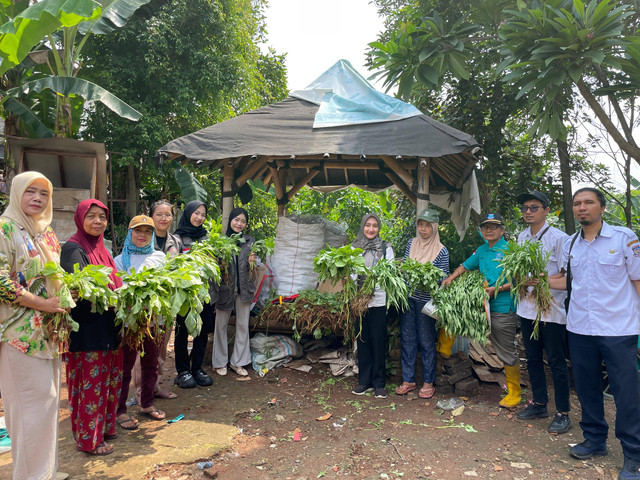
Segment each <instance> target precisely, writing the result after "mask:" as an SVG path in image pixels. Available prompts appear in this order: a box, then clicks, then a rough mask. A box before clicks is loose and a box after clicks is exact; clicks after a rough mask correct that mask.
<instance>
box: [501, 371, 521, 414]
mask: <svg viewBox="0 0 640 480" xmlns="http://www.w3.org/2000/svg"><path fill="white" fill-rule="evenodd" d="M504 373H505V374H506V375H507V389H508V393H507V395H506V396H505V397H504V398H503V399H502V400H501V401H500V403H499V405H500V406H501V407H505V408H514V407H516V406H518V405H519V404H520V400H522V397H521V396H520V390H521V389H520V365H514V366H512V367H509V366H508V365H505V366H504Z"/></svg>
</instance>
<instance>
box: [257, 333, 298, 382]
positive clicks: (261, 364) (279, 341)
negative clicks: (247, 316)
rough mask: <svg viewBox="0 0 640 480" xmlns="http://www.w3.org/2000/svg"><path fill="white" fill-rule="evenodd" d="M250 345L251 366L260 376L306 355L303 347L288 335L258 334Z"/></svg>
mask: <svg viewBox="0 0 640 480" xmlns="http://www.w3.org/2000/svg"><path fill="white" fill-rule="evenodd" d="M249 344H250V347H251V366H252V367H253V369H254V370H255V371H256V372H258V373H260V374H264V373H266V372H268V371H269V370H271V369H273V368H276V367H279V366H280V365H284V364H285V363H289V362H290V361H291V360H293V359H294V358H300V357H302V356H303V355H304V349H303V348H302V345H300V344H299V343H298V342H296V341H295V340H294V339H293V338H291V337H289V336H287V335H279V334H277V335H268V336H267V335H265V334H264V333H256V334H255V335H254V336H253V338H252V339H251V340H250V342H249Z"/></svg>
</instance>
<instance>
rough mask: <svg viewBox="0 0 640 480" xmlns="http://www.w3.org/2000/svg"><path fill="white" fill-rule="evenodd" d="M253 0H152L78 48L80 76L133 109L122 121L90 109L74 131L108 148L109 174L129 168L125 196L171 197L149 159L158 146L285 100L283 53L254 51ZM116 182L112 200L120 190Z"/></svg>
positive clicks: (170, 183)
mask: <svg viewBox="0 0 640 480" xmlns="http://www.w3.org/2000/svg"><path fill="white" fill-rule="evenodd" d="M263 3H264V2H263V1H262V0H260V1H256V0H254V1H251V0H152V1H151V2H150V3H149V4H148V5H146V6H143V7H142V8H140V9H139V10H138V11H137V12H136V14H135V15H134V16H133V17H132V18H131V20H130V21H129V22H128V23H127V25H126V26H125V27H124V28H122V29H120V30H118V31H116V32H113V34H111V35H109V36H104V37H100V38H96V41H95V42H93V43H92V44H91V45H87V47H86V48H85V50H84V52H85V55H86V58H85V64H84V67H83V68H84V69H85V74H86V75H87V77H89V78H94V79H96V80H97V79H100V82H101V83H102V84H103V85H105V86H107V88H110V89H112V90H114V91H118V92H119V94H120V95H121V96H122V98H123V99H125V100H126V101H127V102H128V103H129V104H131V105H132V106H133V107H134V108H136V109H138V110H139V111H140V112H142V114H143V117H142V119H141V120H140V121H139V122H137V123H136V124H130V123H128V122H124V121H122V119H120V118H119V117H117V116H115V115H113V114H112V113H111V112H110V111H109V110H107V109H105V108H103V107H102V106H100V105H96V106H95V109H94V110H92V111H91V112H90V113H89V114H88V115H87V117H86V122H85V129H84V131H83V133H82V135H83V138H85V139H91V140H95V141H100V142H104V143H105V144H106V146H107V149H108V150H111V151H114V152H117V155H114V156H113V158H114V165H115V167H116V168H117V169H120V170H119V173H118V175H119V177H120V178H121V179H122V178H124V177H125V175H124V174H123V172H124V171H126V169H127V168H129V169H130V170H129V171H130V172H131V173H132V175H130V176H128V181H130V182H135V183H134V184H133V185H134V186H133V188H131V189H130V191H131V192H140V191H141V190H142V195H143V197H145V198H146V199H149V200H155V199H157V198H159V197H160V196H169V197H171V196H174V197H175V196H176V195H177V186H176V184H175V181H174V180H173V178H172V177H173V172H172V169H171V168H170V167H169V166H167V165H164V166H162V165H158V164H157V163H156V162H155V161H154V154H155V152H156V150H157V149H158V148H160V147H161V146H162V145H164V144H165V143H167V142H168V141H170V140H172V139H174V138H177V137H179V136H182V135H186V134H188V133H191V132H193V131H196V130H198V129H201V128H204V127H206V126H209V125H211V124H213V123H216V122H219V121H223V120H226V119H228V118H230V117H232V116H235V115H237V114H240V113H242V112H245V111H247V110H250V109H254V108H257V107H259V106H262V105H265V104H267V103H270V102H273V101H276V100H280V99H282V98H284V97H285V96H286V94H287V90H286V78H285V69H284V66H283V57H281V56H278V55H275V54H274V53H273V52H268V53H266V54H265V53H261V51H260V49H259V47H258V45H259V43H260V42H261V41H262V40H263V35H264V32H265V26H264V17H263V14H262V8H263ZM199 173H200V174H201V177H206V174H204V173H202V172H201V171H200V172H199ZM136 180H137V181H136ZM201 180H202V183H206V181H205V180H206V179H205V178H201ZM120 188H121V189H122V190H121V193H120V194H119V195H120V196H121V195H123V193H122V192H124V191H125V190H126V189H125V188H124V186H121V187H120ZM132 200H135V198H132Z"/></svg>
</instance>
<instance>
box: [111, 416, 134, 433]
mask: <svg viewBox="0 0 640 480" xmlns="http://www.w3.org/2000/svg"><path fill="white" fill-rule="evenodd" d="M116 422H118V425H120V427H121V428H124V429H125V430H136V429H137V428H138V421H137V420H135V419H134V418H133V417H132V416H131V415H127V418H126V419H124V420H118V419H117V418H116ZM129 422H131V423H133V426H128V427H125V424H126V423H129Z"/></svg>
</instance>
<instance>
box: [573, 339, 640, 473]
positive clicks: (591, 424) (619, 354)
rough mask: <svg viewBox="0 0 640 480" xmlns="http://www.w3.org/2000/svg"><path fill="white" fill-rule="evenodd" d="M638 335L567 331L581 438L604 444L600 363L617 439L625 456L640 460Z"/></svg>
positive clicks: (605, 436) (606, 425)
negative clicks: (606, 377) (606, 378)
mask: <svg viewBox="0 0 640 480" xmlns="http://www.w3.org/2000/svg"><path fill="white" fill-rule="evenodd" d="M637 352H638V336H637V335H627V336H621V337H597V336H588V335H579V334H577V333H573V332H569V353H570V355H571V365H572V367H573V379H574V381H575V384H576V393H577V394H578V399H579V400H580V405H581V406H582V421H581V422H580V428H582V433H583V435H584V438H586V439H587V440H591V441H592V442H593V443H596V444H598V445H605V443H606V441H607V432H608V430H609V425H608V424H607V421H606V420H605V418H604V398H603V394H602V362H603V361H604V363H605V365H606V366H607V374H608V375H609V385H610V387H611V393H612V394H613V399H614V401H615V402H616V437H617V438H618V440H620V443H621V444H622V451H623V453H624V455H625V456H627V457H629V458H632V459H634V460H638V461H640V391H639V390H638V371H637V367H636V355H637Z"/></svg>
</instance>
